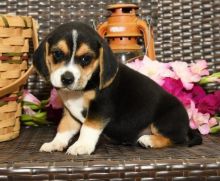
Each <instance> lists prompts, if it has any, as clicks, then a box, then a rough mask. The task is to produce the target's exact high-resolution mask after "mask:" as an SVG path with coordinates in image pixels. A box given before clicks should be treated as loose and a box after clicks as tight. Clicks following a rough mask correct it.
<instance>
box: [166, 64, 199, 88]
mask: <svg viewBox="0 0 220 181" xmlns="http://www.w3.org/2000/svg"><path fill="white" fill-rule="evenodd" d="M170 66H171V67H172V69H173V71H174V73H175V74H176V79H180V80H181V81H182V83H183V87H184V88H185V89H186V90H191V89H192V88H193V85H194V84H193V83H194V82H198V81H199V80H200V79H201V77H200V76H199V75H196V74H193V73H192V72H191V71H190V69H189V67H188V64H187V63H186V62H179V61H175V62H171V63H170Z"/></svg>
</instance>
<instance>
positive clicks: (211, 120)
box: [209, 117, 218, 128]
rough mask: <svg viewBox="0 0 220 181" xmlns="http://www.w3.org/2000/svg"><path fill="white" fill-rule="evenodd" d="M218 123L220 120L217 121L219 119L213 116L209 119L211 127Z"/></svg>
mask: <svg viewBox="0 0 220 181" xmlns="http://www.w3.org/2000/svg"><path fill="white" fill-rule="evenodd" d="M217 124H218V121H217V119H216V118H214V117H213V118H211V119H210V120H209V127H210V128H211V127H213V126H216V125H217Z"/></svg>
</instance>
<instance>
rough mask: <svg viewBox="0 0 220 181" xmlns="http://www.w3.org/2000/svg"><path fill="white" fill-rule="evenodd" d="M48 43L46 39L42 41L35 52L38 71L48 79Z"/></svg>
mask: <svg viewBox="0 0 220 181" xmlns="http://www.w3.org/2000/svg"><path fill="white" fill-rule="evenodd" d="M47 47H48V43H47V41H46V40H44V41H42V42H41V43H40V45H39V46H38V48H37V50H35V52H34V54H33V65H34V67H35V69H36V70H37V72H38V73H39V74H40V75H41V76H43V77H44V78H45V79H46V80H49V70H48V67H47V63H46V56H47Z"/></svg>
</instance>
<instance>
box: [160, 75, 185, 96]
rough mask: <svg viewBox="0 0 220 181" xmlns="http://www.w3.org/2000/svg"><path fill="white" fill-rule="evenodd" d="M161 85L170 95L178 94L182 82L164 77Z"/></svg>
mask: <svg viewBox="0 0 220 181" xmlns="http://www.w3.org/2000/svg"><path fill="white" fill-rule="evenodd" d="M162 87H163V88H164V89H165V90H166V91H167V92H169V93H170V94H172V95H178V94H179V93H180V92H181V91H182V90H183V84H182V82H181V81H180V80H176V79H173V78H165V79H164V84H163V85H162Z"/></svg>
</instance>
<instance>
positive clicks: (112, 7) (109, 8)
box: [107, 3, 138, 10]
mask: <svg viewBox="0 0 220 181" xmlns="http://www.w3.org/2000/svg"><path fill="white" fill-rule="evenodd" d="M117 8H134V9H138V6H137V5H135V4H120V3H119V4H110V5H108V6H107V9H108V10H111V9H117Z"/></svg>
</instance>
